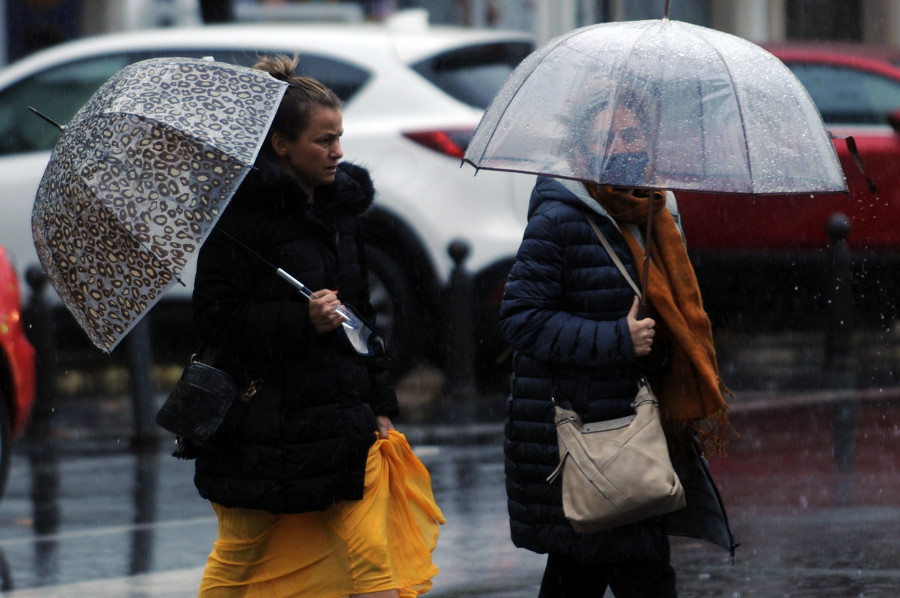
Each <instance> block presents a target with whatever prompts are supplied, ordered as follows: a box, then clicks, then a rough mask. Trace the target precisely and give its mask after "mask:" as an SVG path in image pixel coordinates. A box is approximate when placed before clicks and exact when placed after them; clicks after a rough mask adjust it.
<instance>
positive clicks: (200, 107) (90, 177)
mask: <svg viewBox="0 0 900 598" xmlns="http://www.w3.org/2000/svg"><path fill="white" fill-rule="evenodd" d="M286 88H287V84H286V83H284V82H281V81H278V80H276V79H274V78H272V77H271V76H269V75H268V74H266V73H263V72H262V71H258V70H254V69H248V68H244V67H239V66H234V65H230V64H225V63H220V62H214V61H212V60H199V59H188V58H159V59H151V60H145V61H142V62H138V63H135V64H133V65H131V66H129V67H126V68H125V69H123V70H122V71H120V72H119V73H117V74H116V75H114V76H113V77H112V78H111V79H110V80H109V81H107V82H106V83H105V84H104V85H103V87H101V88H100V89H99V90H98V91H97V93H95V94H94V96H93V97H92V98H91V99H90V101H88V103H87V104H86V105H85V106H84V107H83V108H82V109H81V110H80V111H79V112H78V113H77V114H76V115H75V117H74V118H73V119H72V121H71V122H70V123H69V124H68V125H67V126H65V127H62V128H63V135H62V137H61V138H60V140H59V142H58V143H57V145H56V147H55V148H54V150H53V153H52V155H51V157H50V162H49V164H48V165H47V169H46V171H45V172H44V176H43V178H42V180H41V183H40V186H39V188H38V191H37V196H36V198H35V203H34V209H33V211H32V231H33V235H34V244H35V247H36V248H37V252H38V257H39V259H40V261H41V264H42V265H43V267H44V270H45V272H46V273H47V277H48V278H49V280H50V282H51V284H52V285H53V287H54V288H55V289H56V291H57V293H59V296H60V298H61V299H62V301H63V303H64V304H65V305H66V307H67V308H68V309H69V311H70V312H71V313H72V314H73V315H74V317H75V319H76V320H77V321H78V324H79V325H80V326H81V327H82V328H83V329H84V330H85V332H87V334H88V336H89V337H90V338H91V340H92V341H93V343H94V344H95V345H96V346H97V347H99V348H101V349H103V350H105V351H107V352H108V351H111V350H112V349H113V348H115V346H116V345H117V344H118V343H119V341H120V340H121V339H122V338H123V337H124V336H125V335H126V334H127V333H128V331H129V330H130V329H131V328H132V327H133V326H134V325H135V324H137V322H138V321H139V320H140V319H141V318H142V317H143V315H144V314H146V313H147V311H148V310H149V309H150V308H151V307H152V306H153V305H154V304H155V303H156V302H157V301H158V300H159V299H160V297H161V296H162V295H163V293H165V292H166V291H167V290H168V289H169V288H170V287H171V286H173V285H174V284H175V282H176V281H178V276H179V275H180V274H181V272H182V270H183V269H184V267H185V266H186V264H187V263H188V262H189V260H190V259H191V258H192V257H193V256H194V254H195V253H196V252H197V250H198V249H199V247H200V246H201V245H202V243H203V242H204V241H205V240H206V237H207V236H208V235H209V233H210V232H211V230H212V228H213V226H215V224H216V222H217V221H218V219H219V216H221V214H222V212H223V211H224V209H225V207H226V206H227V205H228V202H229V201H230V199H231V197H232V196H233V194H234V192H235V191H236V190H237V188H238V186H239V185H240V183H241V181H242V180H243V179H244V176H245V175H246V174H247V172H248V171H249V170H250V168H251V167H252V165H253V162H254V161H255V159H256V156H257V154H258V152H259V150H260V148H261V146H262V143H263V140H264V138H265V135H266V132H267V131H268V129H269V126H270V125H271V122H272V119H273V118H274V116H275V112H276V111H277V109H278V106H279V104H280V102H281V98H282V96H283V95H284V91H285V89H286Z"/></svg>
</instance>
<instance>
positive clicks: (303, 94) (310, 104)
mask: <svg viewBox="0 0 900 598" xmlns="http://www.w3.org/2000/svg"><path fill="white" fill-rule="evenodd" d="M298 62H299V58H298V57H296V56H294V58H290V57H288V56H285V55H277V56H267V57H264V58H262V59H260V60H259V61H258V62H257V63H256V64H255V65H253V68H255V69H258V70H261V71H265V72H267V73H269V74H270V75H272V76H273V77H275V78H276V79H278V80H279V81H284V82H285V83H287V84H288V88H287V91H285V92H284V97H283V98H282V100H281V105H280V106H279V107H278V112H277V113H276V114H275V118H274V120H273V121H272V126H271V127H270V128H269V133H268V135H267V137H266V144H265V145H266V147H268V146H269V140H270V138H271V136H272V134H273V133H280V134H281V135H283V136H284V137H286V138H287V139H291V140H293V139H296V138H297V136H299V135H300V134H301V133H302V132H303V131H304V130H305V129H306V127H308V126H309V123H310V122H311V120H312V115H313V112H315V110H316V109H318V108H328V109H332V110H340V109H341V100H340V98H338V97H337V95H336V94H335V93H334V92H333V91H331V89H329V88H328V87H326V86H325V85H323V84H322V83H321V82H319V81H317V80H316V79H313V78H312V77H303V76H301V75H298V74H296V73H295V72H294V69H295V68H296V67H297V64H298Z"/></svg>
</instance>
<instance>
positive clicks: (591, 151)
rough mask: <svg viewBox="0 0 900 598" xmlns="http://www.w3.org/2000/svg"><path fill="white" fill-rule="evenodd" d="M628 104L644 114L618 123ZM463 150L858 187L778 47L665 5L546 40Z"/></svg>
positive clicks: (746, 180)
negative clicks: (635, 151)
mask: <svg viewBox="0 0 900 598" xmlns="http://www.w3.org/2000/svg"><path fill="white" fill-rule="evenodd" d="M620 108H621V109H625V110H628V111H629V112H631V113H632V114H633V115H634V116H635V117H636V118H637V119H638V120H639V121H640V122H639V127H630V128H625V129H624V130H616V128H617V126H616V122H615V120H614V119H615V115H616V114H617V111H619V109H620ZM629 129H632V130H629ZM629 136H635V137H637V136H640V137H641V138H642V140H643V141H642V146H643V150H644V151H643V153H642V155H641V156H640V159H638V158H637V157H635V156H627V155H623V154H622V153H620V152H619V148H620V144H619V143H617V139H624V140H625V141H627V140H628V139H629V138H630V137H629ZM623 157H624V158H625V159H623ZM464 161H465V162H468V163H470V164H472V165H473V166H475V167H476V168H478V169H482V168H484V169H488V170H505V171H512V172H524V173H532V174H544V175H549V176H554V177H561V178H568V179H576V180H583V181H592V182H596V183H604V184H610V185H616V186H620V187H632V188H646V189H670V190H690V191H710V192H716V193H741V194H774V193H778V194H784V193H814V192H816V193H836V192H846V191H847V186H846V183H845V180H844V175H843V171H842V170H841V167H840V163H839V162H838V158H837V154H836V152H835V150H834V146H833V144H832V142H831V139H830V137H829V135H828V132H827V131H826V129H825V125H824V123H823V122H822V119H821V117H820V115H819V112H818V110H817V109H816V107H815V104H813V102H812V100H811V99H810V97H809V94H808V93H807V92H806V89H805V88H804V87H803V85H802V84H801V83H800V82H799V80H797V78H796V77H795V76H794V75H793V74H792V73H791V71H790V70H789V69H788V68H787V67H786V66H785V65H784V64H783V63H782V62H781V61H780V60H778V59H777V58H775V57H774V56H773V55H771V54H770V53H769V52H767V51H765V50H764V49H762V48H760V47H759V46H757V45H755V44H753V43H750V42H748V41H746V40H744V39H741V38H739V37H735V36H733V35H730V34H727V33H722V32H719V31H715V30H712V29H708V28H705V27H699V26H696V25H690V24H688V23H682V22H679V21H670V20H669V19H668V18H666V19H662V20H648V21H631V22H617V23H603V24H599V25H592V26H588V27H583V28H581V29H577V30H575V31H572V32H570V33H567V34H564V35H562V36H560V37H558V38H556V39H554V40H552V41H550V42H549V43H547V44H546V45H545V46H543V47H541V48H539V49H538V50H536V51H535V52H534V53H532V54H531V55H530V56H529V57H528V58H526V59H525V60H524V61H523V62H522V63H521V64H520V65H519V66H518V68H517V69H516V70H515V71H514V72H513V73H512V74H511V75H510V77H509V79H508V80H507V81H506V83H505V84H504V85H503V87H502V88H501V89H500V90H499V92H498V93H497V95H496V96H495V97H494V100H493V101H492V103H491V105H490V106H489V107H488V109H487V111H486V112H485V114H484V117H483V118H482V120H481V123H480V124H479V126H478V128H477V129H476V131H475V135H474V137H473V139H472V142H471V143H470V144H469V147H468V149H467V151H466V154H465V157H464ZM651 204H652V202H651ZM652 220H653V219H652V217H650V218H649V219H648V223H649V222H652ZM648 236H649V235H648ZM648 253H649V252H648ZM647 270H648V268H644V272H645V273H646V272H647ZM644 288H645V289H646V281H645V284H644Z"/></svg>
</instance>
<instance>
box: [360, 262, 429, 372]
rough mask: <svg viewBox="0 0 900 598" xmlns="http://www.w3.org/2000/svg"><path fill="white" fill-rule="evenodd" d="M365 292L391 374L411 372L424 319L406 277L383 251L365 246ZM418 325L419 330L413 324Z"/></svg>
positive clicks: (420, 338)
mask: <svg viewBox="0 0 900 598" xmlns="http://www.w3.org/2000/svg"><path fill="white" fill-rule="evenodd" d="M366 254H367V257H368V261H369V290H370V299H371V302H372V306H373V307H374V308H375V312H376V313H377V325H378V329H379V330H380V331H381V333H382V334H383V335H384V339H385V342H386V344H387V348H388V354H389V355H390V357H391V359H392V361H393V365H394V371H395V374H396V375H397V376H398V377H399V376H402V375H403V374H405V373H407V372H408V371H409V370H410V369H412V368H413V367H414V366H415V365H416V362H417V361H418V357H419V356H420V355H421V354H422V353H421V348H422V337H423V330H424V328H426V325H425V324H424V322H425V319H426V318H425V317H424V314H423V312H422V308H421V305H420V304H419V302H418V300H417V298H416V295H415V294H414V293H413V290H412V289H413V285H412V282H411V281H410V279H409V277H408V276H407V275H406V273H405V272H404V271H403V269H402V268H400V266H399V265H398V264H397V261H396V260H394V259H392V258H391V257H390V256H389V255H388V254H387V253H386V252H385V251H383V250H382V249H380V248H378V247H375V246H374V245H368V246H367V247H366ZM417 323H421V327H420V326H419V325H418V324H417Z"/></svg>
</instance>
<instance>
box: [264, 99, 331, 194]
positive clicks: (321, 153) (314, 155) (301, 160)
mask: <svg viewBox="0 0 900 598" xmlns="http://www.w3.org/2000/svg"><path fill="white" fill-rule="evenodd" d="M343 134H344V120H343V116H342V115H341V111H340V110H338V109H333V108H318V109H316V110H315V112H313V115H312V118H311V119H310V123H309V126H308V127H306V129H304V130H303V132H301V133H300V134H299V135H298V136H297V138H296V139H292V140H291V139H287V138H286V137H285V136H284V135H281V134H280V133H275V134H274V135H272V147H273V148H274V149H275V153H276V154H278V157H279V165H280V166H281V167H282V168H283V169H284V170H286V171H287V172H288V173H290V174H292V175H294V176H296V177H297V178H298V179H300V181H301V182H302V183H303V185H304V186H305V187H306V189H307V190H308V191H313V190H314V189H315V188H316V187H321V186H322V185H328V184H330V183H333V182H334V177H335V175H336V174H337V165H338V162H340V161H341V158H343V157H344V152H343V151H341V135H343Z"/></svg>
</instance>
